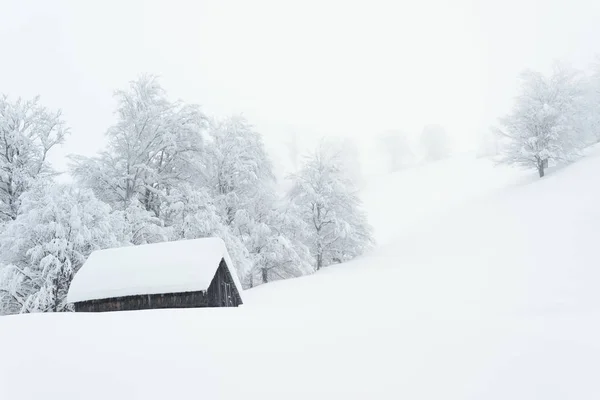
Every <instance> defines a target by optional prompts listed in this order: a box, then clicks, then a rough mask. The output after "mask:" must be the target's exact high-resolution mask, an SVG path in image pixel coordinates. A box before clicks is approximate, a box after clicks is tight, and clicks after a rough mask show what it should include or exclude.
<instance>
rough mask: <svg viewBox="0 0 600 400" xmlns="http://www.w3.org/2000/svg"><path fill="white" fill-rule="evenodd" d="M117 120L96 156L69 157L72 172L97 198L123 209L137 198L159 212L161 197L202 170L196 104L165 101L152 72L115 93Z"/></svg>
mask: <svg viewBox="0 0 600 400" xmlns="http://www.w3.org/2000/svg"><path fill="white" fill-rule="evenodd" d="M116 98H117V100H118V108H117V113H116V114H117V117H118V121H117V123H116V124H115V125H114V126H112V127H111V128H110V129H108V131H107V137H108V147H107V149H106V150H105V151H104V152H102V153H101V154H100V155H99V156H98V157H94V158H85V157H75V158H74V163H73V175H74V176H75V177H76V178H77V180H78V181H79V182H81V183H82V184H83V185H85V186H86V187H90V188H92V189H93V190H94V192H95V193H96V195H97V196H98V198H100V199H102V200H104V201H105V202H107V203H109V204H111V205H113V206H115V207H118V208H122V209H124V208H126V207H128V206H129V205H130V202H131V200H132V199H134V198H137V199H138V200H139V201H140V203H141V204H142V205H143V207H144V208H145V209H146V210H148V211H152V212H154V214H155V215H156V216H157V217H160V205H161V204H162V196H164V195H166V194H168V192H169V190H170V189H171V188H172V187H174V186H176V185H178V184H180V183H183V182H192V181H195V180H197V179H198V178H199V176H201V172H202V165H201V163H202V157H201V153H202V132H203V130H204V129H205V125H206V118H205V116H204V115H203V114H202V112H201V111H200V110H199V108H198V107H197V106H192V105H185V104H182V103H180V102H171V101H169V99H168V98H167V96H166V93H165V91H164V89H163V88H162V87H161V86H160V85H159V83H158V81H157V80H156V78H154V77H141V78H139V79H138V80H136V81H133V82H131V84H130V87H129V90H126V91H118V92H116Z"/></svg>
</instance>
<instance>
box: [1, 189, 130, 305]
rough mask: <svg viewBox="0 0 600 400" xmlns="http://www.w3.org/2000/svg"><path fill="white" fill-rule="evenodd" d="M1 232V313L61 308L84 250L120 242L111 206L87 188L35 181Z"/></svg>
mask: <svg viewBox="0 0 600 400" xmlns="http://www.w3.org/2000/svg"><path fill="white" fill-rule="evenodd" d="M21 202H22V204H21V213H20V214H19V215H18V216H17V218H16V219H15V220H13V221H10V222H9V223H7V224H6V226H5V229H4V230H3V231H2V232H1V233H0V264H3V265H4V267H3V268H2V270H1V271H0V313H4V314H11V313H27V312H44V311H65V310H67V309H68V305H67V303H66V293H67V291H68V288H69V285H70V282H71V279H72V277H73V275H74V274H75V272H77V270H78V269H79V268H80V267H81V265H82V264H83V263H84V261H85V260H86V258H87V257H88V255H89V254H90V253H91V252H92V251H94V250H96V249H100V248H105V247H113V246H116V245H118V244H119V243H118V240H117V235H116V234H115V232H114V225H115V221H114V219H113V215H111V213H110V207H109V206H108V205H106V204H105V203H103V202H101V201H99V200H98V199H97V198H96V197H95V196H94V194H93V193H92V192H91V191H90V190H87V189H83V190H78V189H76V188H73V187H71V186H62V185H56V184H47V185H38V186H36V187H35V188H33V189H32V190H30V191H28V192H26V193H25V194H23V196H22V197H21Z"/></svg>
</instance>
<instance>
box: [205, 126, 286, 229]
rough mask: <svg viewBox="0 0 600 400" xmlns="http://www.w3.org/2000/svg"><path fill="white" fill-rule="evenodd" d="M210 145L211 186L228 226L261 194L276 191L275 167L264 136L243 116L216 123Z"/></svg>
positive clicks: (208, 158) (208, 149)
mask: <svg viewBox="0 0 600 400" xmlns="http://www.w3.org/2000/svg"><path fill="white" fill-rule="evenodd" d="M210 137H211V139H212V141H211V142H210V143H209V144H208V145H207V161H208V162H207V170H208V173H207V175H208V186H209V188H211V190H212V191H213V193H214V197H215V199H216V201H217V204H218V205H219V207H220V209H221V212H222V213H223V216H224V218H225V221H226V223H227V224H231V223H232V222H233V220H234V218H235V215H236V212H237V211H238V210H240V209H248V208H250V205H251V203H253V202H255V200H254V199H255V198H256V196H257V194H258V193H261V192H262V191H264V190H272V189H271V186H272V185H273V182H274V180H275V176H274V174H273V167H272V164H271V160H270V159H269V157H268V155H267V152H266V150H265V147H264V144H263V141H262V136H261V135H260V134H259V133H258V132H256V131H255V130H254V128H253V127H252V125H250V124H249V123H248V121H247V120H246V119H245V118H244V117H242V116H233V117H229V118H226V119H225V120H222V121H215V122H213V123H212V126H211V129H210Z"/></svg>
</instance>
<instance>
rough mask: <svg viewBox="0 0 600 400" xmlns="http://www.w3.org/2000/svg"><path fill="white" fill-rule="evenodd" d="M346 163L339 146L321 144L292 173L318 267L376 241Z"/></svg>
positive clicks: (296, 200) (292, 197)
mask: <svg viewBox="0 0 600 400" xmlns="http://www.w3.org/2000/svg"><path fill="white" fill-rule="evenodd" d="M342 165H343V163H342V158H341V154H340V152H339V149H336V148H334V147H332V146H328V145H327V144H325V143H321V145H320V146H319V147H318V148H317V150H316V151H315V152H314V153H313V154H311V155H310V156H308V157H307V159H306V162H305V164H304V166H303V168H302V169H301V170H300V171H299V172H298V173H297V174H295V175H293V176H292V179H293V182H294V187H293V188H292V190H291V191H290V193H289V196H290V200H291V201H292V203H293V204H294V206H295V207H297V209H298V212H299V215H300V216H301V218H302V220H303V221H304V222H305V223H306V226H307V229H308V235H309V238H308V242H307V244H308V246H309V248H310V251H311V254H312V256H313V258H314V263H315V268H316V269H317V270H318V269H320V268H322V267H323V266H327V265H329V264H331V263H333V262H343V261H346V260H349V259H351V258H353V257H355V256H358V255H360V254H362V253H363V252H364V251H366V250H367V249H368V248H369V247H370V246H371V245H372V243H373V239H372V234H371V227H370V225H369V224H368V222H367V216H366V214H365V213H364V211H363V210H362V204H361V201H360V199H359V197H358V195H357V193H356V189H355V185H354V184H353V182H352V181H351V180H350V179H349V178H348V175H347V172H346V171H344V169H343V168H342Z"/></svg>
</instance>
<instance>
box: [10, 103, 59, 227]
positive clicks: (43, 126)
mask: <svg viewBox="0 0 600 400" xmlns="http://www.w3.org/2000/svg"><path fill="white" fill-rule="evenodd" d="M66 134H67V128H66V127H65V123H64V121H63V120H62V118H61V112H60V111H56V112H53V111H49V110H48V109H46V108H45V107H43V106H42V105H40V104H39V98H37V97H36V98H34V99H33V100H29V101H24V100H21V99H18V100H17V101H15V102H11V101H9V99H8V98H7V97H6V96H0V223H1V222H2V221H6V220H14V219H15V218H17V215H18V213H19V197H20V196H21V195H22V194H23V193H25V192H26V191H27V190H28V189H29V188H30V187H31V186H32V185H33V184H34V182H35V181H36V180H39V179H49V178H50V176H51V175H52V174H53V170H52V168H50V165H49V163H48V162H47V159H46V158H47V155H48V153H49V151H50V150H51V149H52V148H53V147H54V146H56V145H57V144H60V143H62V142H63V140H64V137H65V135H66Z"/></svg>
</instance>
